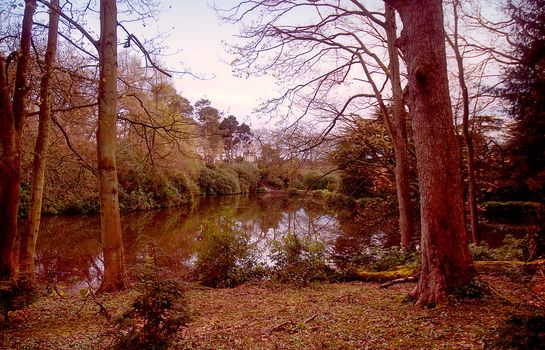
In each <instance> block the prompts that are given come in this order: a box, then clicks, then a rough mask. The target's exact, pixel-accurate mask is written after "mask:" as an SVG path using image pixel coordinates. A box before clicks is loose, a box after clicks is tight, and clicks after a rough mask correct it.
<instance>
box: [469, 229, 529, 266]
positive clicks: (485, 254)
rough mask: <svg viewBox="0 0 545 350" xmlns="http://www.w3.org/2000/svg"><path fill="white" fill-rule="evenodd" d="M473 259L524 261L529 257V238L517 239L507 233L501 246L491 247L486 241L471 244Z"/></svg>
mask: <svg viewBox="0 0 545 350" xmlns="http://www.w3.org/2000/svg"><path fill="white" fill-rule="evenodd" d="M469 250H470V251H471V256H472V257H473V260H477V261H478V260H481V261H483V260H518V261H524V260H526V259H527V258H528V256H527V255H528V251H529V250H528V239H526V238H524V239H517V238H515V237H513V236H511V235H506V236H505V238H504V239H503V245H502V246H501V247H499V248H495V249H491V248H489V247H488V245H487V244H486V243H484V242H483V243H481V244H479V245H475V244H473V243H471V244H470V245H469Z"/></svg>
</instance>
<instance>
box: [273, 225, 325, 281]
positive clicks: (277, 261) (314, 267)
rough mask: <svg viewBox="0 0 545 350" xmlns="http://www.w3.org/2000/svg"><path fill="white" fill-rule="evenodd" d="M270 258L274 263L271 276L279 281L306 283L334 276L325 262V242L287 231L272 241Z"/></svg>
mask: <svg viewBox="0 0 545 350" xmlns="http://www.w3.org/2000/svg"><path fill="white" fill-rule="evenodd" d="M270 258H271V261H272V262H273V264H274V266H273V269H272V275H273V276H272V277H273V279H274V280H278V281H280V282H286V283H294V284H296V285H307V284H309V283H311V282H315V281H326V280H330V279H332V277H333V276H334V271H333V270H332V269H331V268H330V267H328V266H327V264H326V261H327V251H326V245H325V243H324V242H322V241H319V240H314V239H311V238H309V237H306V238H303V239H301V238H299V237H297V235H296V234H294V233H291V232H289V233H288V234H287V235H286V236H285V237H284V238H283V239H281V240H275V241H273V242H272V246H271V256H270Z"/></svg>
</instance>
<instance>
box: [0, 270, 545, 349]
mask: <svg viewBox="0 0 545 350" xmlns="http://www.w3.org/2000/svg"><path fill="white" fill-rule="evenodd" d="M479 277H480V279H481V280H482V281H483V282H485V283H486V284H487V285H488V286H490V287H491V291H490V292H489V294H487V295H485V296H484V297H483V298H480V299H464V300H451V302H449V303H448V304H446V305H442V306H439V307H436V308H423V307H417V306H415V305H413V304H412V303H411V302H407V301H405V299H406V296H407V294H408V293H409V291H410V290H411V289H412V288H413V287H414V286H415V284H414V283H405V284H397V285H394V286H392V287H390V288H380V286H379V284H378V283H366V282H347V283H332V284H315V285H311V286H309V287H304V288H297V287H293V286H288V285H281V284H273V283H258V284H246V285H242V286H239V287H236V288H230V289H203V288H196V289H191V290H190V291H188V293H187V294H188V300H189V305H190V309H191V313H192V321H191V322H190V323H189V324H188V325H187V326H186V327H184V328H182V329H181V330H180V331H179V332H178V333H177V334H176V339H175V341H174V343H173V345H172V348H174V349H482V348H485V347H486V344H487V343H489V342H490V341H491V340H492V339H493V338H494V337H495V333H496V332H497V329H498V328H499V327H501V326H502V325H503V324H504V322H505V320H507V319H508V318H509V317H510V316H512V315H521V314H532V313H535V312H539V311H541V312H543V310H544V308H545V305H543V304H540V302H542V301H543V299H539V298H536V295H535V293H533V292H532V290H531V289H530V288H528V286H530V287H534V289H535V291H538V292H539V291H540V290H539V288H544V287H545V277H544V276H543V274H542V273H538V274H536V275H534V276H533V277H532V279H531V281H530V282H529V284H528V280H526V281H525V283H524V284H522V283H521V282H520V279H519V278H514V277H513V276H511V275H510V274H508V273H490V272H487V273H486V274H481V275H480V276H479ZM541 291H542V290H541ZM135 295H136V292H135V291H134V290H132V291H131V290H129V291H126V292H122V293H113V294H103V295H100V296H97V298H99V301H100V303H101V304H103V305H104V306H105V307H106V308H107V309H108V310H109V312H110V314H112V315H114V314H116V313H118V314H120V313H122V311H123V310H124V309H126V308H127V307H128V306H129V304H130V302H131V300H132V298H134V296H135ZM97 305H98V304H97V303H94V302H92V301H87V302H86V303H83V299H82V297H80V296H71V297H62V298H61V297H59V296H58V295H55V294H52V295H50V296H47V297H41V298H40V299H38V300H37V301H36V302H35V303H33V304H32V305H31V306H29V307H28V308H26V309H23V310H19V311H16V312H12V313H11V314H10V322H9V323H8V324H2V323H0V349H107V348H108V347H110V345H111V344H112V341H113V339H114V337H115V334H114V333H115V328H114V327H112V326H111V325H110V324H109V323H108V322H107V321H106V318H105V317H103V316H102V315H101V314H100V313H99V307H98V306H97Z"/></svg>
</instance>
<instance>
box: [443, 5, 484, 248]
mask: <svg viewBox="0 0 545 350" xmlns="http://www.w3.org/2000/svg"><path fill="white" fill-rule="evenodd" d="M458 6H459V2H458V1H454V3H453V7H454V23H455V24H454V42H452V41H450V39H449V43H450V44H451V46H452V49H453V50H454V56H455V57H456V63H457V66H458V83H459V84H460V89H461V90H462V105H463V112H462V113H463V114H462V130H463V131H462V133H463V136H464V143H465V146H466V151H467V181H468V202H469V213H470V222H471V238H472V240H473V243H474V244H479V216H478V211H477V183H476V181H475V151H474V149H473V138H472V137H471V133H470V132H469V93H468V90H467V84H466V80H465V76H464V59H463V57H462V55H461V54H460V47H459V45H458ZM447 38H448V37H447Z"/></svg>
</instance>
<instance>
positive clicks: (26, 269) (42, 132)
mask: <svg viewBox="0 0 545 350" xmlns="http://www.w3.org/2000/svg"><path fill="white" fill-rule="evenodd" d="M58 11H59V0H51V9H50V11H49V33H48V38H47V50H46V52H45V66H44V73H43V75H42V81H41V86H40V121H39V127H38V137H37V139H36V145H35V147H34V161H33V164H32V196H31V201H30V210H29V212H28V217H27V227H26V230H25V232H24V234H23V235H21V247H20V254H19V273H20V276H19V278H20V280H21V284H22V285H24V286H25V288H27V289H32V288H34V253H35V251H36V239H37V238H38V231H39V229H40V219H41V213H42V198H43V192H44V177H45V158H46V155H47V148H48V145H49V129H50V125H51V105H52V101H51V74H52V71H53V64H54V62H55V56H56V53H57V37H58V27H59V13H58Z"/></svg>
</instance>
